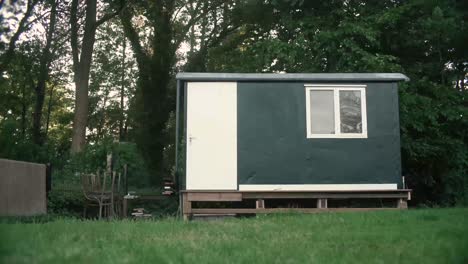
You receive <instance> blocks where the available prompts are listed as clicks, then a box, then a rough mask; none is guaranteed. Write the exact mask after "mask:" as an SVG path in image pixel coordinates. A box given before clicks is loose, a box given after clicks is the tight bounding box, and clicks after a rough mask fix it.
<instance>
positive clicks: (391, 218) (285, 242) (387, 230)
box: [0, 208, 468, 263]
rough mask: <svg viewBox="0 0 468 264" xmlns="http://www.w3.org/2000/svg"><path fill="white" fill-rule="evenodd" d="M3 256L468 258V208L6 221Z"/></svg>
mask: <svg viewBox="0 0 468 264" xmlns="http://www.w3.org/2000/svg"><path fill="white" fill-rule="evenodd" d="M0 237H1V240H0V263H468V209H462V208H457V209H424V210H422V209H421V210H408V211H379V212H356V213H354V212H353V213H323V214H308V215H306V214H304V215H300V214H299V215H296V214H288V215H269V216H259V217H256V218H249V219H230V220H225V221H211V222H199V221H197V222H183V221H180V220H177V219H165V220H158V221H113V222H106V221H101V222H99V221H81V220H70V219H58V220H53V221H50V222H43V223H41V222H37V223H11V221H3V223H1V224H0Z"/></svg>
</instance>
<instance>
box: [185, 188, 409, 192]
mask: <svg viewBox="0 0 468 264" xmlns="http://www.w3.org/2000/svg"><path fill="white" fill-rule="evenodd" d="M411 191H412V189H397V190H336V191H334V190H321V191H306V192H308V193H363V192H365V193H377V192H379V193H407V192H411ZM180 192H183V193H184V192H190V193H219V192H221V191H219V190H181V191H180ZM222 192H223V193H238V192H241V193H270V192H275V193H304V192H305V191H237V190H225V191H222Z"/></svg>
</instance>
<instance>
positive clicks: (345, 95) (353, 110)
mask: <svg viewBox="0 0 468 264" xmlns="http://www.w3.org/2000/svg"><path fill="white" fill-rule="evenodd" d="M340 119H341V120H340V121H341V126H340V128H341V133H362V114H361V91H340Z"/></svg>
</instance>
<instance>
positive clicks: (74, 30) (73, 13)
mask: <svg viewBox="0 0 468 264" xmlns="http://www.w3.org/2000/svg"><path fill="white" fill-rule="evenodd" d="M77 16H78V0H72V3H71V10H70V26H71V32H70V45H71V48H72V57H73V72H75V73H76V72H78V65H79V64H80V59H79V54H78V53H79V51H78V18H77ZM74 78H75V79H76V78H77V76H76V74H75V76H74Z"/></svg>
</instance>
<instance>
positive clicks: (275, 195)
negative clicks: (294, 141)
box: [242, 192, 408, 199]
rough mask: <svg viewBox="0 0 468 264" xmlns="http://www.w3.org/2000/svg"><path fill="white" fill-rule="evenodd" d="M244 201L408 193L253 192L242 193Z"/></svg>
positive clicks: (378, 196)
mask: <svg viewBox="0 0 468 264" xmlns="http://www.w3.org/2000/svg"><path fill="white" fill-rule="evenodd" d="M242 197H243V198H244V199H306V198H312V199H326V198H329V199H348V198H407V197H408V193H367V192H362V193H314V192H255V193H253V192H252V193H251V192H249V193H245V192H244V193H242Z"/></svg>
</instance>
